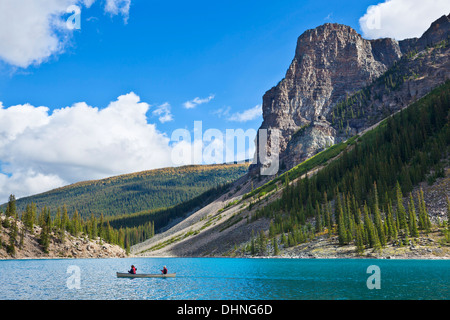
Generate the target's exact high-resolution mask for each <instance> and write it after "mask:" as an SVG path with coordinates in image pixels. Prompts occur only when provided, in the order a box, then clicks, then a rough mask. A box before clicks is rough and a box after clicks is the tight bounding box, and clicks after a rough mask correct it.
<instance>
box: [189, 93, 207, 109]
mask: <svg viewBox="0 0 450 320" xmlns="http://www.w3.org/2000/svg"><path fill="white" fill-rule="evenodd" d="M212 99H214V95H213V94H211V95H210V96H209V97H207V98H203V99H201V98H199V97H196V98H194V99H193V100H190V101H186V102H185V103H184V104H183V105H184V107H185V108H186V109H193V108H195V107H196V106H198V105H200V104H204V103H208V102H210V101H211V100H212Z"/></svg>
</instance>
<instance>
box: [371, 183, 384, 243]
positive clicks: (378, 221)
mask: <svg viewBox="0 0 450 320" xmlns="http://www.w3.org/2000/svg"><path fill="white" fill-rule="evenodd" d="M374 221H375V227H376V228H377V234H378V239H379V241H380V244H381V246H383V247H384V246H385V245H386V237H385V233H384V227H383V222H382V220H381V214H380V208H379V204H378V191H377V184H376V182H375V183H374Z"/></svg>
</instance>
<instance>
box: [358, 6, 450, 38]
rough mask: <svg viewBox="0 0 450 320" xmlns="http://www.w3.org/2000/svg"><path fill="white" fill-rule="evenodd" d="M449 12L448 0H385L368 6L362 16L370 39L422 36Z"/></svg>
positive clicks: (361, 20)
mask: <svg viewBox="0 0 450 320" xmlns="http://www.w3.org/2000/svg"><path fill="white" fill-rule="evenodd" d="M449 12H450V1H448V0H427V1H423V0H386V1H385V2H383V3H379V4H377V5H374V6H369V7H368V8H367V12H366V14H365V15H364V16H362V17H361V18H360V19H359V25H360V27H361V31H362V34H363V36H364V37H365V38H368V39H378V38H394V39H397V40H403V39H406V38H414V37H420V36H421V35H422V34H423V33H424V32H425V31H426V30H427V29H428V28H429V27H430V25H431V23H432V22H433V21H435V20H437V19H438V18H439V17H441V16H442V15H444V14H445V15H447V14H449Z"/></svg>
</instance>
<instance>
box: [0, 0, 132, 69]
mask: <svg viewBox="0 0 450 320" xmlns="http://www.w3.org/2000/svg"><path fill="white" fill-rule="evenodd" d="M130 1H131V0H107V1H106V3H105V5H104V11H105V12H107V13H109V14H111V15H119V14H120V15H122V16H123V17H124V21H125V23H126V22H127V20H128V15H129V9H130ZM94 2H95V0H3V1H0V60H2V61H4V62H5V63H7V64H9V65H11V66H14V67H20V68H27V67H29V66H30V65H33V64H34V65H39V64H41V63H43V62H45V61H47V60H48V59H49V58H50V57H52V56H55V55H58V54H61V53H62V52H63V51H64V49H65V48H66V46H67V44H68V43H69V42H70V40H71V36H72V32H73V30H70V29H69V28H67V25H66V19H68V14H67V12H66V10H67V8H69V7H70V6H73V5H77V6H79V7H85V8H89V7H90V6H91V5H92V4H93V3H94Z"/></svg>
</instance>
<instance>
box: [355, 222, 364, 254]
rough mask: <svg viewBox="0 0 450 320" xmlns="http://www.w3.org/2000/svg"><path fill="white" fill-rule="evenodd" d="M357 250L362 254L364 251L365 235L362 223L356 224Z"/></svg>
mask: <svg viewBox="0 0 450 320" xmlns="http://www.w3.org/2000/svg"><path fill="white" fill-rule="evenodd" d="M356 251H357V252H358V253H359V254H362V253H363V252H364V237H363V230H362V225H361V224H358V225H357V226H356Z"/></svg>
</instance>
